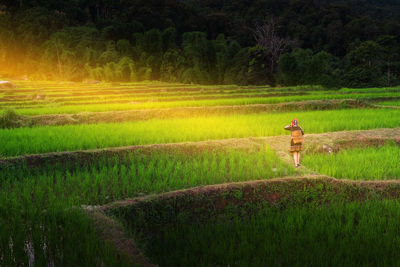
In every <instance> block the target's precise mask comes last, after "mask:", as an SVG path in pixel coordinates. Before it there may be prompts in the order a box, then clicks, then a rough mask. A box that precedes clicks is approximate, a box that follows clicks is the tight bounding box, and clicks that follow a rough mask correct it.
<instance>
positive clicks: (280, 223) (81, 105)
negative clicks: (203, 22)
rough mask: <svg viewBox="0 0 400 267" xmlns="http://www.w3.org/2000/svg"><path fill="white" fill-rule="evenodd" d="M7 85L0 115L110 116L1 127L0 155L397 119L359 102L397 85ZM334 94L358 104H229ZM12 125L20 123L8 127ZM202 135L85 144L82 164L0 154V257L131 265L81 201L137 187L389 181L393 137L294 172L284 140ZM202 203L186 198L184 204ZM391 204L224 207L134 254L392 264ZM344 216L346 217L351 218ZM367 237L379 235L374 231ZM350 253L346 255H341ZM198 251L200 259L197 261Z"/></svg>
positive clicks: (144, 190) (307, 160) (311, 158)
mask: <svg viewBox="0 0 400 267" xmlns="http://www.w3.org/2000/svg"><path fill="white" fill-rule="evenodd" d="M15 83H16V85H17V88H16V89H4V88H3V89H0V112H1V110H3V111H5V110H8V109H12V110H15V112H16V113H17V114H24V115H26V116H28V117H29V116H31V115H41V117H42V119H43V120H46V119H49V118H53V117H54V116H55V114H76V113H80V112H95V113H96V114H98V115H99V116H110V118H107V121H112V123H92V124H83V123H82V121H76V124H74V125H63V126H34V127H21V128H12V127H17V126H11V127H10V128H9V129H0V157H12V156H22V155H27V154H34V153H47V152H64V151H72V150H87V149H96V148H98V149H101V148H107V147H119V146H131V145H143V144H146V145H151V144H166V143H176V142H187V141H191V142H196V141H204V140H216V139H229V138H248V137H263V136H279V135H289V132H287V131H285V130H284V129H283V127H284V126H285V125H287V124H289V123H290V121H291V120H292V119H293V118H298V119H299V121H300V125H301V126H302V127H303V129H304V130H305V132H306V134H311V133H329V132H334V131H342V130H368V129H376V128H396V127H400V110H397V109H386V108H384V109H375V108H371V105H369V103H373V102H377V101H383V100H385V101H386V100H390V101H397V100H396V99H398V98H400V87H396V88H365V89H349V88H342V89H340V90H326V89H324V88H322V87H318V86H309V87H308V86H302V87H282V88H271V87H268V86H246V87H239V86H234V85H227V86H199V85H185V84H166V83H161V82H154V83H114V84H106V83H99V84H79V83H61V82H60V83H59V82H45V81H42V82H37V81H36V82H32V81H16V82H15ZM332 99H333V100H335V99H336V100H339V99H355V100H362V101H363V102H362V105H361V104H360V105H359V106H358V105H354V106H349V107H351V109H350V108H347V107H346V109H340V105H336V106H335V105H331V106H327V104H326V103H325V102H323V101H321V102H320V103H319V102H318V103H319V104H320V105H321V107H320V108H321V110H319V107H318V106H317V107H315V105H319V104H318V103H317V104H315V103H313V104H312V105H311V104H310V107H307V108H305V109H306V110H304V111H291V112H288V111H287V110H286V111H285V109H277V110H274V109H271V110H270V111H268V112H265V111H262V110H257V111H256V110H254V111H253V110H251V109H248V111H246V113H240V112H237V110H241V109H244V105H249V104H281V103H287V102H291V101H297V102H300V101H308V100H332ZM357 103H358V102H357ZM360 103H361V102H360ZM386 103H392V102H389V101H388V102H386ZM229 105H232V106H234V107H235V108H232V109H226V110H224V113H223V114H217V115H216V114H215V113H213V112H214V111H211V109H212V107H215V106H229ZM313 105H314V106H313ZM324 105H325V106H324ZM179 107H204V109H200V110H198V111H196V112H197V113H196V116H191V115H193V114H194V112H193V111H191V110H190V109H187V110H186V109H185V110H184V111H180V112H187V113H188V116H175V117H173V116H172V114H173V110H174V109H177V108H179ZM159 108H171V110H170V111H169V110H166V111H165V110H164V111H163V112H164V113H163V114H162V116H160V117H159V118H157V119H154V118H152V117H151V116H150V117H146V116H143V119H142V118H141V117H140V116H137V117H135V118H136V119H135V120H134V121H126V122H121V120H117V118H114V117H112V116H114V115H115V114H113V113H109V114H108V113H107V114H102V115H101V114H100V113H99V112H102V111H116V110H137V111H138V112H145V111H146V110H147V111H148V110H150V109H154V112H156V109H159ZM292 108H293V107H292ZM308 109H313V110H314V111H310V110H308ZM322 109H325V110H322ZM315 110H316V111H315ZM169 112H170V114H169ZM192 112H193V114H192ZM9 114H12V113H9ZM47 115H49V116H48V117H46V116H47ZM168 115H170V116H168ZM51 116H53V117H51ZM57 116H59V115H57ZM68 116H71V117H70V119H71V120H72V121H73V122H72V123H75V122H74V120H75V118H76V117H73V116H76V115H68ZM82 116H83V115H82ZM120 116H123V114H122V115H120ZM22 117H23V116H22ZM13 118H14V119H18V118H17V117H15V116H14V117H12V116H11V119H10V118H9V119H10V120H12V119H13ZM24 118H25V117H24ZM6 119H7V118H6V116H2V117H0V123H2V121H1V120H6ZM113 119H115V121H113ZM49 120H50V119H49ZM27 121H28V120H27ZM83 121H84V120H83ZM122 121H123V120H122ZM80 123H82V124H80ZM11 125H12V124H11ZM24 125H25V126H26V125H31V124H29V123H27V124H20V125H19V126H24ZM32 125H33V124H32ZM39 125H40V124H39ZM19 126H18V127H19ZM210 143H211V144H208V146H210V147H211V146H215V147H214V148H213V149H207V147H206V146H204V147H203V146H200V145H199V146H196V147H195V148H192V149H191V150H190V153H189V152H187V151H186V152H185V151H181V150H179V149H177V148H176V147H174V146H170V147H169V148H168V149H166V150H156V149H153V147H148V148H146V149H144V148H141V149H138V150H135V151H131V152H129V153H128V152H127V153H125V154H115V155H114V156H104V155H103V156H98V154H96V153H93V152H88V151H86V152H83V154H82V158H81V160H79V153H78V159H77V160H72V158H68V155H70V154H69V153H66V154H65V155H67V156H65V157H63V158H57V156H54V155H53V156H52V155H47V156H43V155H40V156H38V157H43V158H46V157H49V158H53V159H54V161H49V162H50V163H48V164H39V163H38V162H36V163H35V161H34V160H33V161H32V162H28V163H29V164H28V163H27V164H25V163H23V162H21V161H20V160H19V159H16V161H14V162H13V163H9V162H11V161H4V162H3V161H1V160H0V164H1V166H0V170H1V172H0V225H1V226H2V227H0V266H25V265H27V266H29V265H35V266H43V265H50V266H72V265H75V266H124V265H129V264H130V262H129V259H127V258H126V257H124V256H122V258H121V257H120V255H119V252H118V251H116V249H117V248H116V247H114V246H112V245H111V244H109V243H106V242H104V239H103V237H102V236H101V235H99V234H98V232H97V230H96V228H95V225H94V223H93V221H92V219H91V218H90V217H88V216H87V213H86V212H85V210H83V209H82V208H81V207H82V206H84V207H86V205H92V206H98V205H104V204H110V203H112V202H114V201H118V200H123V199H125V198H132V197H139V196H140V197H146V196H148V195H151V194H156V193H162V192H169V191H173V190H178V189H185V188H192V187H195V186H203V185H212V184H221V183H230V182H240V181H251V180H262V179H272V178H279V177H287V176H293V175H294V176H300V175H303V174H304V173H308V174H310V173H313V174H315V173H316V172H319V173H323V174H327V175H330V176H334V177H336V178H348V179H363V180H364V179H365V180H381V179H398V178H400V171H399V169H398V164H397V163H398V162H399V159H400V154H399V148H398V146H397V145H395V144H394V143H388V144H387V145H385V146H382V147H379V146H377V147H370V148H365V147H360V148H356V149H351V150H342V151H340V152H338V153H334V154H333V155H323V154H310V153H309V154H307V151H306V152H305V154H306V155H305V157H304V161H303V163H304V164H303V165H304V166H306V167H307V168H309V169H307V168H305V167H301V168H300V169H295V168H293V167H291V166H289V165H288V161H287V159H288V158H289V160H290V157H289V155H288V154H287V153H286V151H287V149H288V146H289V144H287V147H285V148H284V149H282V150H279V151H278V153H276V151H274V150H272V149H270V148H268V147H265V146H262V147H261V145H260V143H257V145H255V146H254V147H257V149H254V147H253V149H248V147H247V148H246V149H244V148H243V147H240V144H239V143H238V142H236V143H234V142H232V144H236V145H232V147H229V148H226V147H225V148H224V149H219V147H218V145H217V144H218V142H215V143H212V142H210ZM321 145H322V144H321ZM271 146H272V144H271ZM260 147H261V148H260ZM317 150H318V149H316V151H317ZM283 151H285V152H283ZM83 157H85V158H84V160H83ZM272 189H273V188H271V190H272ZM277 190H278V189H277ZM290 190H292V191H293V190H294V191H296V190H297V191H299V192H300V193H301V194H303V195H302V197H308V195H307V194H312V193H310V192H308V191H302V190H301V188H300V189H299V188H291V189H290ZM274 194H277V195H280V194H283V192H279V191H277V192H274ZM238 197H239V198H240V196H238ZM252 203H253V202H252V201H249V202H248V203H245V205H248V206H249V207H250V206H252V205H253V204H252ZM201 208H202V207H201V206H196V207H191V209H193V210H197V209H201ZM398 208H399V204H398V203H397V202H395V201H388V202H379V201H376V200H375V201H372V202H367V203H363V204H361V203H347V204H345V203H336V204H334V205H333V204H332V205H331V206H326V205H321V206H318V207H317V208H316V209H314V208H312V207H311V206H307V205H304V206H303V205H298V206H293V207H286V206H285V207H283V206H280V207H269V208H265V209H262V210H259V212H257V213H253V214H252V216H250V217H247V218H243V217H241V215H240V214H235V216H233V217H230V219H229V220H227V218H228V217H229V216H228V217H224V218H221V219H220V220H217V221H213V222H212V221H204V223H202V224H200V223H196V222H190V223H187V224H184V225H179V224H172V225H168V226H165V227H166V228H165V229H164V230H165V231H164V230H163V231H164V233H163V235H159V236H156V237H155V238H156V239H154V240H153V241H154V242H152V243H149V244H150V245H149V247H147V248H146V247H145V250H146V253H147V255H150V256H151V258H152V259H155V260H156V261H157V262H159V263H161V266H176V265H189V264H191V265H199V264H203V265H250V264H252V265H260V264H261V263H269V264H270V265H296V264H297V265H306V264H307V263H310V264H311V265H333V264H340V263H343V264H344V265H346V264H348V265H353V264H354V263H358V264H360V263H361V264H363V263H371V262H372V263H377V262H376V261H374V260H375V259H378V260H379V259H382V258H383V259H389V260H387V261H386V262H384V263H385V264H386V265H395V264H396V263H398V262H399V260H400V259H399V258H398V257H397V256H396V255H395V254H393V253H392V252H391V251H392V250H393V249H394V248H395V247H398V246H399V240H398V238H397V235H396V233H397V232H396V231H397V230H396V229H398V227H397V228H396V221H397V220H398V219H399V212H397V210H398ZM147 212H148V215H149V216H152V215H154V214H155V213H154V214H153V212H154V210H151V209H150V210H147ZM385 215H387V216H386V217H385ZM146 216H147V215H146ZM154 216H155V215H154ZM154 218H160V217H157V216H155V217H154ZM355 218H356V220H357V223H354V220H355ZM305 222H307V223H305ZM332 222H333V223H332ZM397 226H398V225H397ZM157 227H161V226H160V225H157ZM157 227H156V228H154V229H158V228H157ZM160 229H162V227H161V228H160ZM128 230H129V229H127V228H125V229H124V231H128ZM199 233H201V234H200V235H199ZM363 233H364V235H362V234H363ZM365 233H367V234H366V235H365ZM378 237H379V238H380V239H379V242H375V241H374V242H373V241H372V240H376V239H378ZM210 240H211V241H210ZM323 241H324V242H323ZM325 241H327V242H325ZM144 243H145V242H144ZM144 243H143V244H144ZM188 244H190V246H188ZM304 244H306V245H304ZM360 244H361V245H360ZM300 247H303V249H301V248H300ZM357 248H358V250H357ZM310 251H311V252H312V253H309V252H310ZM350 251H355V252H354V253H353V252H352V253H353V254H350ZM366 251H369V252H368V253H367V252H366ZM370 251H373V252H370ZM334 253H336V254H334ZM391 253H392V254H391ZM199 255H203V257H202V258H201V259H200V258H199V257H198V256H199ZM362 255H364V257H362ZM323 256H325V257H323ZM390 256H392V257H391V258H390ZM379 263H382V261H379Z"/></svg>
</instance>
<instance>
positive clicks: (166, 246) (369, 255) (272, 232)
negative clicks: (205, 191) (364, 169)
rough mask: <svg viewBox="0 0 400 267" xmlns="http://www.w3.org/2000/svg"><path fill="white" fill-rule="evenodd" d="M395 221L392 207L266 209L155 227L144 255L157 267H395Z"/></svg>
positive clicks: (399, 211)
mask: <svg viewBox="0 0 400 267" xmlns="http://www.w3.org/2000/svg"><path fill="white" fill-rule="evenodd" d="M399 219H400V203H399V202H397V201H382V202H370V201H368V202H365V203H359V202H352V203H346V204H344V203H342V204H332V205H329V206H317V207H315V206H312V205H310V206H297V207H289V208H286V209H284V210H282V209H280V208H271V207H269V208H264V209H263V210H261V211H259V212H257V213H255V214H251V215H250V216H248V217H244V218H243V217H237V216H235V217H234V218H232V219H227V218H222V219H217V220H213V219H210V220H209V221H206V222H204V221H202V222H196V221H193V222H186V223H177V224H176V225H172V226H171V225H168V226H167V227H163V226H161V227H162V230H160V232H161V233H159V234H158V235H157V236H156V237H154V239H152V240H148V243H146V251H147V252H148V254H149V255H150V256H151V257H152V259H153V261H154V262H157V263H159V264H160V265H161V266H177V265H182V266H210V265H218V266H232V265H235V266H277V265H281V266H330V265H334V266H359V265H362V266H367V265H368V266H370V265H374V266H379V265H388V266H395V265H397V264H398V263H399V262H400V257H399V256H398V253H396V251H397V250H398V248H399V247H400V238H399V230H398V226H399V224H398V221H399ZM232 233H234V234H232ZM171 247H173V248H174V249H171Z"/></svg>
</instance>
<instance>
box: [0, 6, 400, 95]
mask: <svg viewBox="0 0 400 267" xmlns="http://www.w3.org/2000/svg"><path fill="white" fill-rule="evenodd" d="M399 8H400V7H399V4H398V3H397V2H395V1H379V0H371V1H363V0H354V1H351V2H348V1H347V2H339V1H334V0H332V1H331V0H330V1H316V2H315V1H311V2H310V1H307V0H299V1H289V0H284V1H278V2H277V1H275V0H268V1H264V0H263V1H261V0H253V1H250V2H246V3H244V2H242V1H233V2H232V1H229V2H224V1H217V2H215V1H200V2H195V1H178V0H172V1H167V2H161V3H158V2H157V3H156V2H146V1H141V0H128V1H119V2H115V1H89V2H87V1H83V0H78V1H73V2H71V1H70V2H64V1H60V0H40V1H34V2H32V1H25V0H20V1H11V0H5V1H3V5H2V6H1V10H0V36H1V37H2V38H0V40H1V42H0V72H5V73H13V74H15V73H17V74H28V75H30V76H31V77H37V78H43V77H50V78H58V79H72V80H81V79H85V78H89V77H90V78H92V79H101V80H108V81H120V80H123V81H141V80H163V81H169V82H176V81H180V82H185V83H190V82H193V83H209V84H217V83H219V84H232V83H234V84H274V83H279V84H287V85H292V84H323V85H327V86H338V85H347V86H352V87H368V86H390V85H398V84H399V77H400V75H399V70H400V68H399V66H400V65H399V62H400V61H399V60H400V58H399V57H400V53H399V42H400V40H399V37H398V32H399V27H400V25H399V23H398V21H399V16H400V15H399V14H400V11H399ZM49 25H51V26H49ZM265 36H268V38H270V39H271V40H272V41H271V42H264V41H263V40H265ZM276 44H278V45H276Z"/></svg>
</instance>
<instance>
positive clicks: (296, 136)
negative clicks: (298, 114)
mask: <svg viewBox="0 0 400 267" xmlns="http://www.w3.org/2000/svg"><path fill="white" fill-rule="evenodd" d="M292 140H293V143H295V144H301V143H303V142H304V136H303V134H302V133H301V130H300V129H299V130H294V131H292Z"/></svg>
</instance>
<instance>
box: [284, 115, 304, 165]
mask: <svg viewBox="0 0 400 267" xmlns="http://www.w3.org/2000/svg"><path fill="white" fill-rule="evenodd" d="M285 130H288V131H291V132H292V139H291V141H290V153H293V159H294V165H295V166H296V167H299V166H300V151H301V150H302V144H303V142H304V131H303V129H302V128H301V127H300V126H299V121H298V120H297V119H293V120H292V123H291V124H289V125H288V126H286V127H285Z"/></svg>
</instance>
